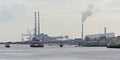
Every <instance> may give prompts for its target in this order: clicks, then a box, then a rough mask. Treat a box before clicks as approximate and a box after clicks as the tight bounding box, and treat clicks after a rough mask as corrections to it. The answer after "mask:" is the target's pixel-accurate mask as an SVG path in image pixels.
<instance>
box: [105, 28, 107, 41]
mask: <svg viewBox="0 0 120 60" xmlns="http://www.w3.org/2000/svg"><path fill="white" fill-rule="evenodd" d="M104 34H105V40H106V38H107V37H106V27H104Z"/></svg>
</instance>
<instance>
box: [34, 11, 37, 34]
mask: <svg viewBox="0 0 120 60" xmlns="http://www.w3.org/2000/svg"><path fill="white" fill-rule="evenodd" d="M36 23H37V21H36V12H35V31H34V36H36V35H37V24H36Z"/></svg>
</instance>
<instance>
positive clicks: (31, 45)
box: [30, 43, 44, 47]
mask: <svg viewBox="0 0 120 60" xmlns="http://www.w3.org/2000/svg"><path fill="white" fill-rule="evenodd" d="M30 47H44V45H43V44H38V43H33V44H30Z"/></svg>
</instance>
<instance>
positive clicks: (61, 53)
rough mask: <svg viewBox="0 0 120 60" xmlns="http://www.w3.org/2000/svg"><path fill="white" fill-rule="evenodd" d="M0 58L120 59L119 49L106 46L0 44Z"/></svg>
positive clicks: (31, 59) (51, 59)
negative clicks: (7, 45)
mask: <svg viewBox="0 0 120 60" xmlns="http://www.w3.org/2000/svg"><path fill="white" fill-rule="evenodd" d="M0 60H120V49H112V48H106V47H73V46H65V47H58V46H54V47H53V46H45V47H44V48H31V47H29V45H19V44H18V45H17V44H16V45H11V47H10V48H5V47H4V45H0Z"/></svg>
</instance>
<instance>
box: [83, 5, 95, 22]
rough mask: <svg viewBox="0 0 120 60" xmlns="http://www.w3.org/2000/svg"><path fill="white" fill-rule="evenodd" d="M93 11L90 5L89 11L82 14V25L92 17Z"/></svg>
mask: <svg viewBox="0 0 120 60" xmlns="http://www.w3.org/2000/svg"><path fill="white" fill-rule="evenodd" d="M92 10H93V5H92V4H89V5H88V9H86V10H85V11H83V12H82V13H81V15H82V23H83V22H85V20H86V19H87V17H89V16H91V15H92Z"/></svg>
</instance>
